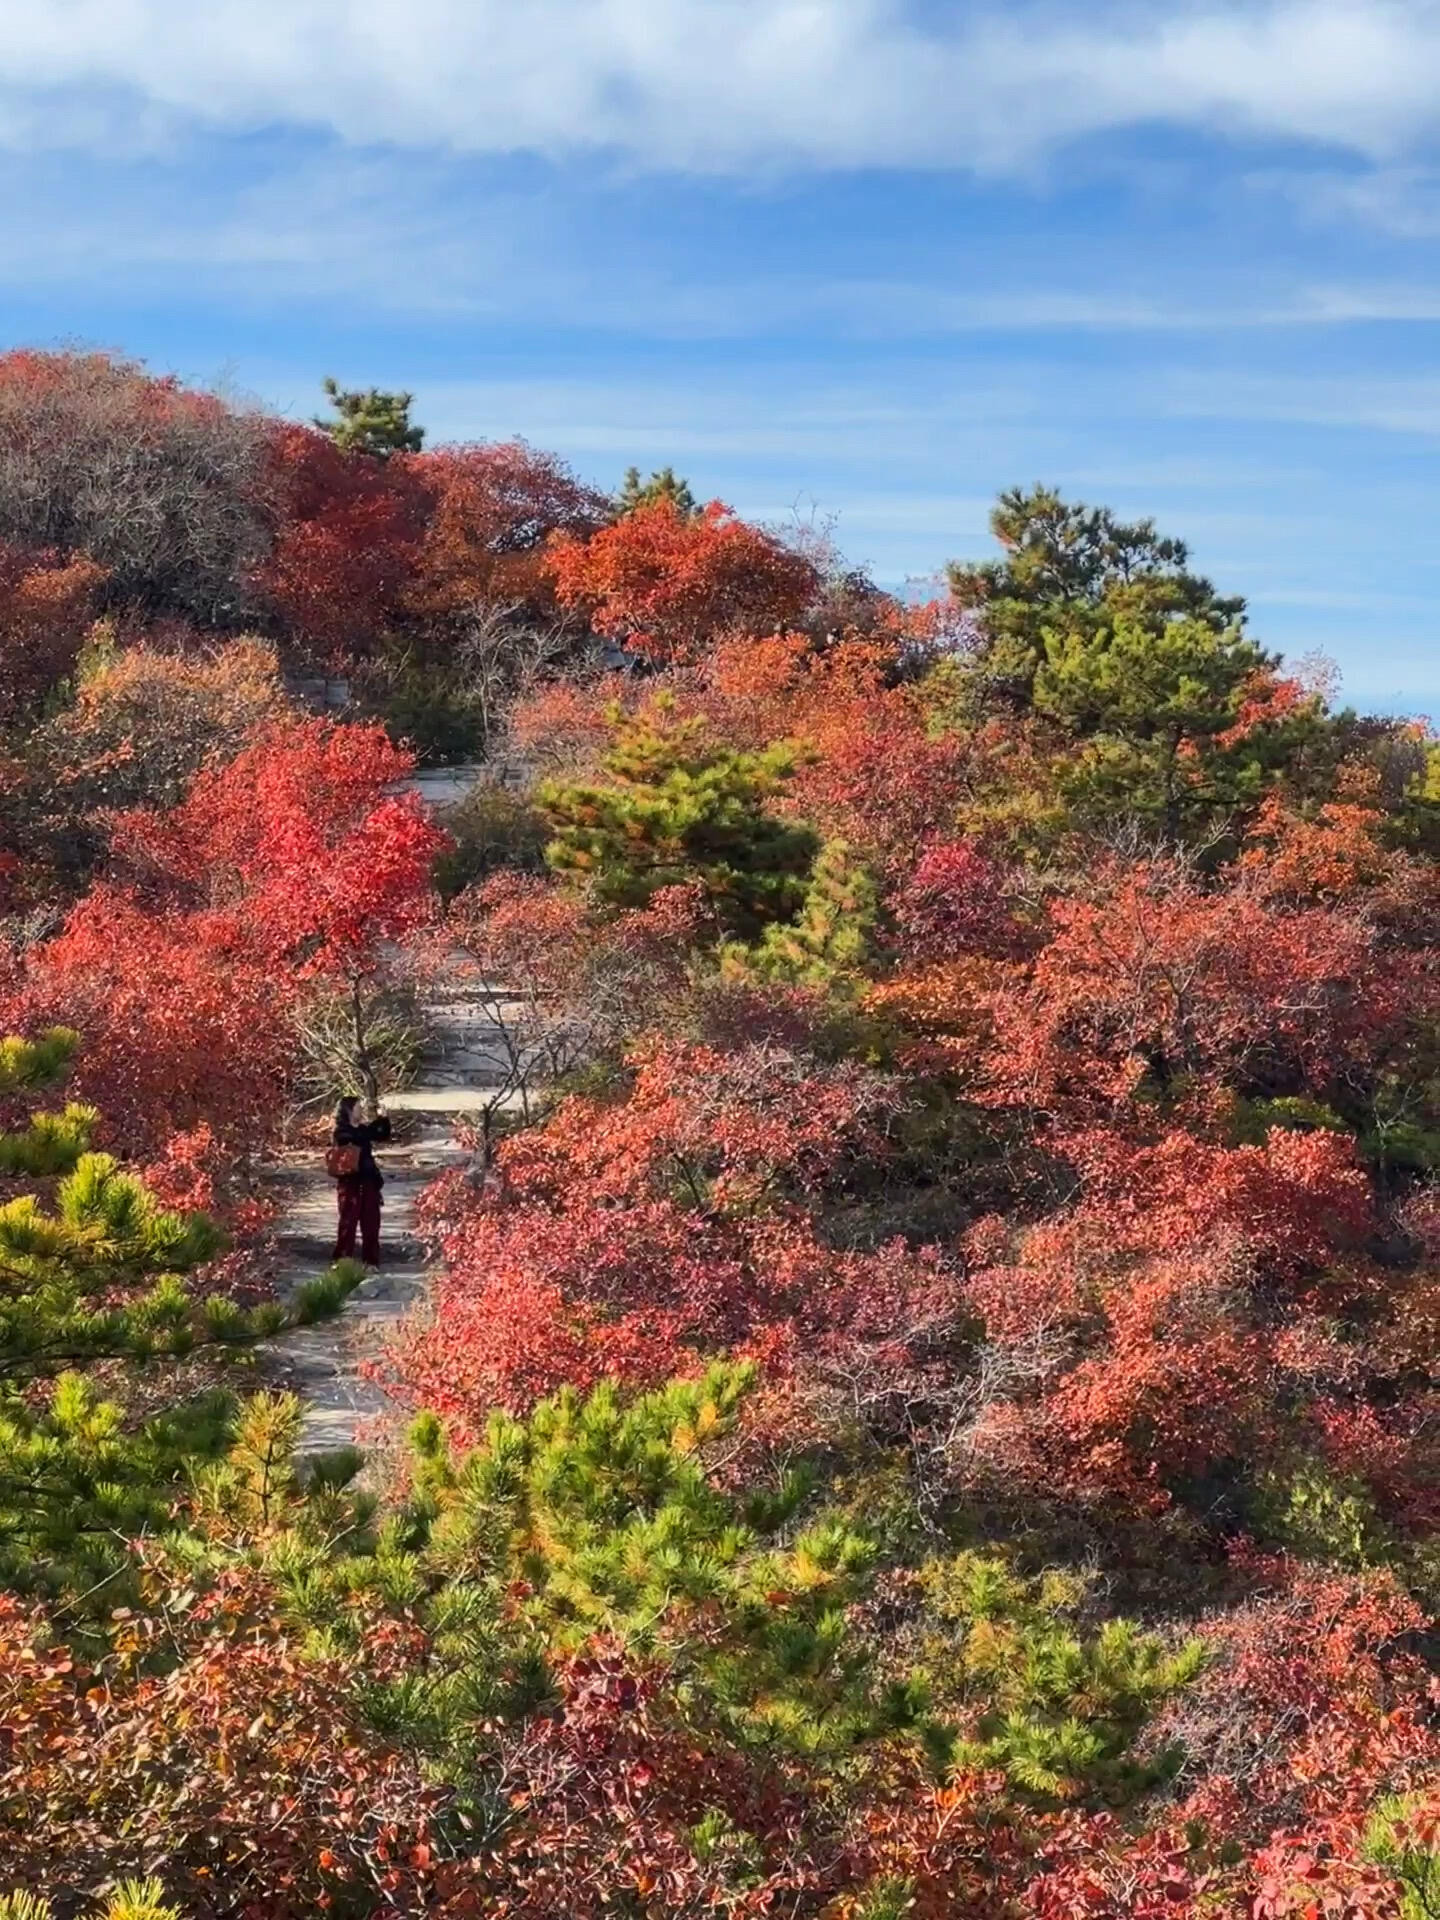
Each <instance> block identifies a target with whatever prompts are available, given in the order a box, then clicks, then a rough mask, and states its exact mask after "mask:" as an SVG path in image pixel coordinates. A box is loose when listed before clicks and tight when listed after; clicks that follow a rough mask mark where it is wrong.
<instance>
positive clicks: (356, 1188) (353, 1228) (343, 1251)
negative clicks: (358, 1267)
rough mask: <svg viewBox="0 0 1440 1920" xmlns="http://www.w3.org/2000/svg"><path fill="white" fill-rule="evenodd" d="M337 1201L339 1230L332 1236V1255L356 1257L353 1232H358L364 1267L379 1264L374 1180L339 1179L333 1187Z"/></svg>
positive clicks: (378, 1225)
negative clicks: (333, 1249) (333, 1244)
mask: <svg viewBox="0 0 1440 1920" xmlns="http://www.w3.org/2000/svg"><path fill="white" fill-rule="evenodd" d="M336 1191H337V1193H338V1196H339V1202H340V1230H339V1232H338V1233H337V1234H336V1236H335V1258H336V1259H337V1260H353V1259H354V1258H355V1235H356V1233H357V1232H358V1233H359V1235H360V1251H361V1254H362V1256H363V1258H364V1261H365V1264H366V1266H367V1267H378V1266H379V1264H380V1189H379V1187H377V1186H376V1184H375V1182H374V1181H373V1180H341V1181H340V1182H339V1184H338V1186H337V1189H336Z"/></svg>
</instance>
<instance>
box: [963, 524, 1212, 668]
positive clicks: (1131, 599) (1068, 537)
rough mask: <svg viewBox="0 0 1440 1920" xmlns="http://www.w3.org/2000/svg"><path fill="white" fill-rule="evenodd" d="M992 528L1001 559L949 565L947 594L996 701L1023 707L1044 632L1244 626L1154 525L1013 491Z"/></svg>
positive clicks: (1182, 550)
mask: <svg viewBox="0 0 1440 1920" xmlns="http://www.w3.org/2000/svg"><path fill="white" fill-rule="evenodd" d="M990 528H991V531H992V533H993V534H994V536H995V538H996V540H998V541H999V543H1000V545H1001V546H1002V547H1003V548H1004V550H1005V552H1004V557H1003V558H1002V559H999V560H985V561H981V562H979V563H970V562H965V561H952V562H951V563H950V565H949V566H948V567H947V569H946V572H947V575H948V578H949V582H950V592H951V595H952V596H953V598H954V599H955V601H956V602H957V604H958V605H959V606H961V607H963V608H965V609H966V610H967V611H969V612H972V613H973V614H974V615H975V618H976V621H977V623H978V626H979V640H978V646H977V650H976V668H977V671H978V672H979V673H980V675H981V676H982V677H983V679H984V680H985V682H986V684H987V686H988V688H989V689H990V690H991V692H992V693H993V694H998V695H1004V696H1008V697H1009V698H1011V699H1013V700H1015V701H1016V702H1018V703H1019V704H1021V705H1027V704H1028V703H1029V699H1030V694H1031V689H1032V688H1033V686H1034V681H1035V675H1036V673H1037V671H1038V670H1039V668H1040V665H1041V663H1042V662H1043V661H1044V659H1045V657H1046V650H1045V634H1046V631H1047V630H1049V629H1059V630H1062V631H1063V630H1067V629H1069V628H1071V627H1073V626H1075V625H1077V624H1078V625H1079V626H1080V627H1081V628H1092V629H1100V628H1109V627H1110V626H1112V625H1113V624H1114V622H1115V621H1116V620H1117V619H1120V618H1122V617H1125V618H1128V619H1129V620H1130V621H1131V622H1132V623H1133V622H1136V621H1139V622H1141V623H1143V624H1145V625H1146V626H1148V627H1149V628H1150V629H1151V630H1154V628H1155V627H1157V626H1163V625H1164V624H1166V623H1168V622H1169V621H1171V620H1176V619H1186V620H1196V621H1199V622H1200V623H1201V624H1202V625H1204V626H1206V627H1208V628H1210V629H1211V631H1212V632H1214V633H1217V634H1220V633H1226V632H1228V631H1230V630H1231V629H1232V628H1234V627H1236V626H1238V625H1240V624H1242V623H1243V619H1244V613H1245V602H1244V601H1243V600H1242V599H1239V598H1235V597H1226V596H1222V595H1220V594H1217V593H1216V591H1215V589H1214V587H1213V586H1212V585H1211V584H1210V582H1209V581H1208V580H1206V579H1203V578H1202V577H1201V576H1200V575H1199V574H1195V573H1192V572H1191V571H1190V569H1189V558H1190V556H1189V550H1188V548H1187V547H1186V545H1185V542H1184V541H1183V540H1176V539H1172V538H1169V537H1167V536H1163V535H1161V534H1159V533H1157V532H1156V530H1155V523H1154V521H1153V520H1137V521H1133V522H1126V521H1122V520H1118V519H1117V518H1116V516H1115V515H1114V514H1113V513H1112V512H1111V511H1110V509H1109V508H1108V507H1087V506H1084V505H1081V504H1079V503H1072V502H1070V501H1067V500H1064V499H1062V498H1061V496H1060V495H1059V494H1058V493H1057V492H1056V491H1055V490H1054V489H1053V488H1051V487H1032V488H1030V489H1028V490H1027V489H1025V488H1023V487H1012V488H1011V489H1009V491H1008V492H1005V493H1002V494H1001V495H1000V498H999V500H998V501H997V503H996V506H995V509H994V511H993V512H992V513H991V515H990Z"/></svg>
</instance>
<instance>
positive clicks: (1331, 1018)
mask: <svg viewBox="0 0 1440 1920" xmlns="http://www.w3.org/2000/svg"><path fill="white" fill-rule="evenodd" d="M1049 934H1050V937H1049V939H1048V940H1047V941H1046V943H1045V945H1044V946H1043V948H1042V949H1041V951H1040V952H1039V954H1038V955H1037V957H1036V959H1035V962H1034V965H1033V967H1032V968H1031V969H1030V970H1029V972H1028V974H1024V975H1022V976H1021V977H1020V978H1019V979H1018V980H1017V981H1016V983H1015V984H1014V985H1013V986H1010V987H1007V988H1006V989H1005V990H1004V991H1003V992H1001V993H1000V994H998V995H997V996H996V997H995V999H994V1001H993V1006H992V1011H993V1016H994V1021H995V1044H994V1050H993V1052H992V1054H991V1058H990V1062H989V1072H990V1074H991V1076H992V1083H993V1087H994V1093H993V1096H992V1097H994V1098H995V1099H996V1100H1001V1101H1006V1102H1013V1103H1015V1104H1017V1105H1024V1106H1027V1107H1029V1108H1031V1109H1034V1110H1038V1111H1039V1112H1040V1113H1049V1114H1054V1115H1066V1116H1074V1117H1077V1118H1078V1117H1080V1116H1094V1117H1096V1118H1109V1117H1113V1116H1114V1114H1115V1111H1116V1109H1117V1108H1118V1107H1124V1106H1125V1105H1126V1103H1128V1102H1131V1101H1132V1100H1133V1099H1134V1097H1135V1095H1136V1093H1137V1090H1139V1089H1140V1088H1141V1086H1142V1083H1147V1084H1151V1085H1155V1084H1158V1085H1159V1087H1160V1088H1161V1089H1162V1090H1174V1089H1184V1090H1186V1091H1189V1092H1191V1093H1193V1094H1196V1095H1204V1094H1205V1093H1207V1092H1209V1093H1214V1092H1215V1091H1217V1090H1220V1089H1234V1090H1237V1091H1244V1092H1249V1091H1261V1092H1266V1093H1271V1094H1302V1093H1309V1094H1313V1095H1314V1096H1315V1097H1317V1098H1320V1099H1323V1098H1324V1097H1325V1095H1326V1092H1327V1091H1328V1089H1329V1088H1330V1087H1331V1085H1332V1084H1333V1083H1334V1082H1335V1081H1337V1080H1339V1079H1341V1078H1342V1077H1343V1076H1345V1075H1346V1074H1347V1073H1363V1072H1364V1071H1365V1069H1366V1068H1367V1066H1373V1063H1374V1062H1376V1061H1377V1060H1378V1059H1380V1058H1382V1057H1383V1056H1384V1055H1385V1054H1386V1053H1387V1052H1389V1051H1391V1050H1393V1048H1394V1047H1395V1045H1396V1044H1397V1042H1398V1040H1399V1038H1400V1036H1401V1035H1402V1034H1403V1032H1404V1030H1405V1028H1406V1026H1407V1024H1408V1023H1410V1022H1411V1021H1412V1020H1413V1018H1414V1016H1415V1014H1416V1012H1417V1011H1418V1008H1419V1005H1420V1004H1421V996H1422V994H1423V993H1424V991H1425V988H1424V983H1423V982H1421V981H1420V980H1419V978H1418V977H1417V975H1416V971H1415V969H1414V968H1413V967H1407V966H1406V964H1405V962H1404V958H1403V956H1397V955H1396V954H1395V953H1393V952H1390V951H1384V950H1382V943H1381V940H1380V938H1379V936H1378V933H1377V930H1376V928H1375V927H1374V925H1373V924H1372V923H1371V922H1370V921H1369V920H1368V919H1367V918H1366V917H1365V916H1364V915H1363V914H1360V913H1356V912H1347V911H1344V910H1341V909H1339V908H1334V907H1321V906H1312V907H1299V906H1293V905H1282V904H1281V903H1279V902H1275V901H1272V900H1271V899H1269V898H1268V897H1266V892H1265V889H1264V888H1263V887H1262V886H1260V885H1258V884H1256V883H1255V882H1254V880H1253V878H1252V877H1250V876H1248V875H1247V876H1245V877H1242V878H1241V879H1240V880H1239V881H1237V882H1236V883H1234V884H1232V885H1222V886H1215V887H1210V886H1207V885H1206V884H1205V883H1203V882H1202V880H1201V879H1200V878H1199V877H1198V876H1197V875H1196V874H1194V873H1193V872H1192V871H1190V870H1189V869H1188V868H1186V867H1184V866H1181V865H1177V864H1173V863H1165V862H1150V863H1140V864H1137V865H1134V866H1128V867H1127V866H1122V865H1119V864H1118V863H1116V864H1112V865H1111V866H1110V867H1108V868H1107V869H1104V870H1102V871H1101V872H1100V873H1099V874H1097V875H1096V876H1095V880H1094V883H1093V886H1092V888H1091V889H1090V890H1089V891H1088V892H1087V894H1086V896H1084V897H1069V898H1061V899H1058V900H1056V901H1054V902H1053V903H1052V905H1051V907H1050V912H1049Z"/></svg>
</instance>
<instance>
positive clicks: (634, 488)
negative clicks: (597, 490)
mask: <svg viewBox="0 0 1440 1920" xmlns="http://www.w3.org/2000/svg"><path fill="white" fill-rule="evenodd" d="M661 500H665V501H668V502H669V504H670V505H671V506H672V507H673V508H674V509H675V511H676V513H678V514H679V515H680V517H681V519H682V520H689V519H692V518H693V517H694V516H695V515H696V514H697V513H699V511H700V502H699V501H698V500H697V499H696V498H695V496H694V494H693V493H692V492H691V491H690V482H689V481H688V480H682V479H681V478H680V476H679V475H678V474H677V473H676V471H675V469H674V468H673V467H660V468H659V469H657V471H656V472H654V473H652V474H651V476H650V478H649V479H648V480H642V479H641V478H640V469H639V468H638V467H627V468H626V470H625V478H624V480H623V481H622V482H621V484H620V489H619V491H618V492H617V493H616V495H615V511H616V513H617V514H627V513H634V511H635V509H636V508H637V507H653V506H655V505H657V504H658V502H660V501H661Z"/></svg>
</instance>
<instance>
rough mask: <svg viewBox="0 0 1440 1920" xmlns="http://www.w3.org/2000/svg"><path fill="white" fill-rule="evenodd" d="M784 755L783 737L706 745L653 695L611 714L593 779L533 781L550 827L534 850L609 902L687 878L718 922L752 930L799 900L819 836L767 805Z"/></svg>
mask: <svg viewBox="0 0 1440 1920" xmlns="http://www.w3.org/2000/svg"><path fill="white" fill-rule="evenodd" d="M793 765H794V761H793V756H792V755H791V754H790V753H789V752H788V750H786V749H785V748H783V747H776V748H772V749H770V750H769V751H767V752H765V753H758V754H757V753H736V752H734V751H732V750H731V749H729V748H721V747H715V746H712V745H710V744H709V743H708V742H707V741H706V739H705V736H704V731H703V728H702V726H701V725H700V723H699V722H692V721H676V720H675V719H674V718H673V712H672V710H670V709H668V708H666V707H665V706H664V705H663V704H661V705H659V710H658V712H657V713H656V714H655V716H654V717H653V718H649V719H645V718H642V719H639V720H635V721H631V722H629V723H623V724H622V723H620V722H619V720H618V717H617V733H616V737H615V742H614V745H613V747H612V748H611V750H610V752H609V753H608V754H607V755H606V757H605V760H604V761H603V763H602V772H603V774H604V775H605V779H604V781H603V784H596V785H589V784H585V785H576V786H567V785H563V784H561V783H558V782H554V781H552V782H549V783H547V784H546V785H544V786H542V787H541V789H540V792H539V796H538V798H539V804H540V807H541V810H542V812H543V813H544V814H545V816H546V818H547V819H548V820H549V822H550V825H551V826H552V828H553V829H554V833H555V837H554V839H553V840H552V841H551V843H550V845H549V846H548V847H547V849H546V856H545V857H546V859H547V860H548V861H549V863H550V865H551V866H552V867H554V868H555V869H556V870H557V871H559V872H562V873H571V874H575V875H577V876H578V877H581V878H583V879H585V880H587V881H588V882H589V883H590V884H591V885H592V886H593V888H594V890H595V893H596V894H597V896H598V897H599V898H600V899H601V900H603V901H606V902H608V903H609V904H611V905H614V906H625V907H634V906H643V905H645V904H646V902H648V901H649V900H650V899H651V898H652V897H653V896H654V895H655V893H657V892H658V891H659V889H660V888H662V887H667V886H675V885H682V884H686V883H698V884H699V885H700V886H701V887H702V888H703V889H704V891H705V893H706V895H707V896H708V898H709V900H710V903H711V905H712V906H713V908H714V909H715V913H716V917H717V919H718V921H719V922H720V924H721V926H722V927H723V928H724V929H725V930H726V931H727V932H730V933H733V934H735V935H737V936H739V937H740V938H742V939H753V938H754V937H755V936H756V935H757V934H758V933H759V932H760V931H761V929H762V928H763V927H765V926H766V925H768V924H769V923H770V922H772V921H783V920H788V919H789V918H790V917H791V916H792V915H793V914H795V913H796V912H797V911H798V910H799V909H800V908H801V906H802V905H803V904H804V900H805V892H806V887H807V884H808V882H809V878H810V871H811V867H812V865H813V864H814V860H815V854H816V851H817V848H818V845H819V841H818V839H817V837H816V835H815V834H814V833H813V832H812V831H811V829H810V828H809V827H806V826H803V825H800V824H798V823H797V822H795V821H791V820H786V819H783V818H781V817H780V816H779V815H778V814H775V813H772V812H771V811H770V803H771V802H772V801H773V800H774V799H775V798H776V797H777V795H778V794H779V793H780V792H781V790H782V789H783V787H784V784H785V781H786V779H787V778H788V777H789V774H790V772H791V770H792V768H793Z"/></svg>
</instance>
